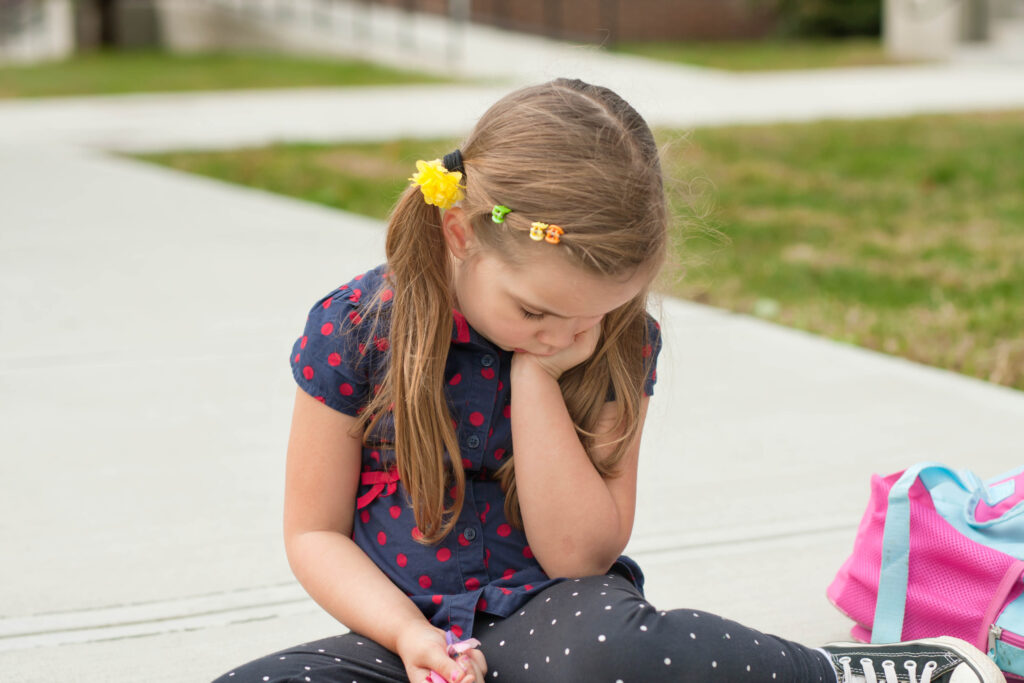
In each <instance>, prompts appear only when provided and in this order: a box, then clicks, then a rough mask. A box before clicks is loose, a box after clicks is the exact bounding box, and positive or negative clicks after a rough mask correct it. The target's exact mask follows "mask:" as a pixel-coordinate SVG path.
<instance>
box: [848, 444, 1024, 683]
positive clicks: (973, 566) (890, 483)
mask: <svg viewBox="0 0 1024 683" xmlns="http://www.w3.org/2000/svg"><path fill="white" fill-rule="evenodd" d="M1022 558H1024V467H1022V468H1019V469H1017V470H1014V471H1012V472H1008V473H1006V474H1003V475H1001V476H999V477H995V478H994V479H992V480H990V481H989V482H987V483H983V482H982V481H981V480H979V479H978V477H977V476H975V475H974V474H973V473H972V472H969V471H954V470H951V469H949V468H946V467H943V466H942V465H936V464H933V463H922V464H919V465H915V466H914V467H912V468H910V469H908V470H906V471H905V472H900V473H897V474H893V475H890V476H888V477H884V478H883V477H880V476H878V475H875V476H873V477H872V479H871V500H870V502H869V504H868V509H867V511H866V512H865V513H864V518H863V519H862V520H861V523H860V528H859V529H858V530H857V538H856V541H855V542H854V548H853V554H852V555H850V557H849V559H847V560H846V562H845V563H844V564H843V566H842V568H841V569H840V570H839V573H838V574H836V577H835V579H834V580H833V582H832V584H831V585H830V586H829V587H828V598H829V600H831V601H832V603H833V604H834V605H835V606H836V607H837V608H838V609H839V610H840V611H841V612H843V613H844V614H846V615H847V616H848V617H850V618H851V619H853V620H854V621H855V622H856V624H855V625H854V627H853V629H852V630H851V633H852V635H853V637H854V638H856V639H857V640H861V641H868V640H870V641H871V642H874V643H887V642H897V641H900V640H912V639H915V638H928V637H935V636H941V635H950V636H956V637H957V638H962V639H964V640H966V641H968V642H970V643H973V644H974V645H975V646H977V647H978V648H979V649H981V650H982V651H984V652H987V653H988V655H989V656H990V657H992V659H993V660H995V662H996V664H997V665H998V666H999V668H1000V669H1002V670H1003V671H1004V672H1006V673H1007V674H1008V676H1007V677H1008V678H1009V679H1011V680H1018V681H1024V598H1022V592H1024V590H1022V589H1024V583H1022V577H1024V561H1022Z"/></svg>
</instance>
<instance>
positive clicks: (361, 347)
mask: <svg viewBox="0 0 1024 683" xmlns="http://www.w3.org/2000/svg"><path fill="white" fill-rule="evenodd" d="M359 355H360V356H365V355H366V344H364V343H363V342H359Z"/></svg>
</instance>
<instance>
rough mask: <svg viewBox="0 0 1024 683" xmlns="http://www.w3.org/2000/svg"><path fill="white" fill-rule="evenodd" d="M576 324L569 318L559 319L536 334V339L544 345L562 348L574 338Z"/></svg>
mask: <svg viewBox="0 0 1024 683" xmlns="http://www.w3.org/2000/svg"><path fill="white" fill-rule="evenodd" d="M576 332H577V330H576V325H575V324H574V323H573V321H571V320H559V321H558V322H557V323H555V324H552V325H550V326H548V327H545V328H544V329H543V330H541V331H540V332H539V333H538V334H537V340H538V341H540V343H542V344H544V345H546V346H552V347H554V348H556V349H564V348H566V347H567V346H569V345H570V344H572V342H573V340H574V339H575V338H576Z"/></svg>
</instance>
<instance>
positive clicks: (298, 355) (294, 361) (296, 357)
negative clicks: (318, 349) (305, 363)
mask: <svg viewBox="0 0 1024 683" xmlns="http://www.w3.org/2000/svg"><path fill="white" fill-rule="evenodd" d="M300 358H302V354H301V353H297V354H295V360H293V361H292V362H293V363H298V362H299V359H300Z"/></svg>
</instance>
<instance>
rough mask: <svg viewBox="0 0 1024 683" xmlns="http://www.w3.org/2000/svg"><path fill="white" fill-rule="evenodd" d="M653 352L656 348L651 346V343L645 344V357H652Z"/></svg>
mask: <svg viewBox="0 0 1024 683" xmlns="http://www.w3.org/2000/svg"><path fill="white" fill-rule="evenodd" d="M652 353H654V349H652V348H651V345H650V344H644V358H650V357H651V354H652Z"/></svg>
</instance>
